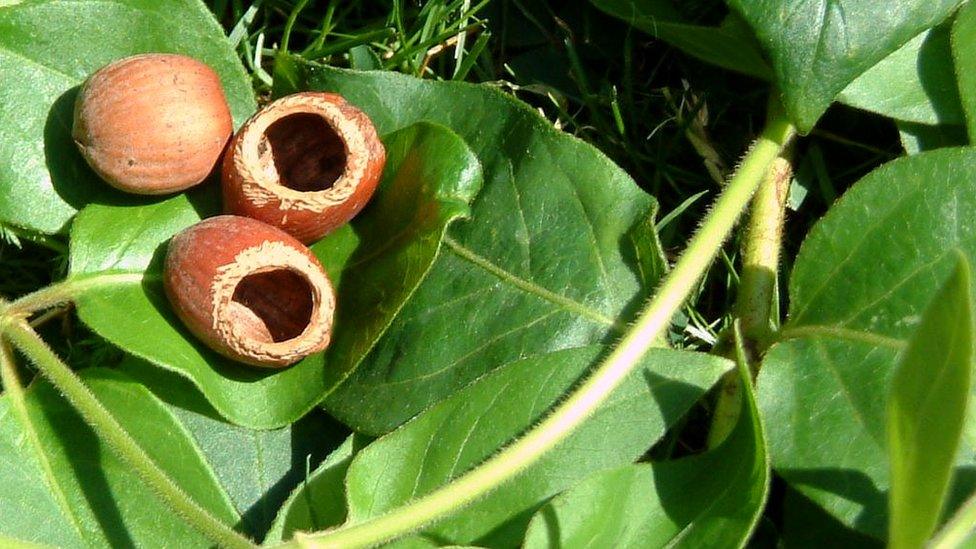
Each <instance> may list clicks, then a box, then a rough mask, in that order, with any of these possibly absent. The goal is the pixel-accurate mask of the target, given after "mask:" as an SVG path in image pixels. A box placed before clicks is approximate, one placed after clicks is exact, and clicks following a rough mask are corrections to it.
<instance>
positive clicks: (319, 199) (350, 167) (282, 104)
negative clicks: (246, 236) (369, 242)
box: [233, 94, 368, 212]
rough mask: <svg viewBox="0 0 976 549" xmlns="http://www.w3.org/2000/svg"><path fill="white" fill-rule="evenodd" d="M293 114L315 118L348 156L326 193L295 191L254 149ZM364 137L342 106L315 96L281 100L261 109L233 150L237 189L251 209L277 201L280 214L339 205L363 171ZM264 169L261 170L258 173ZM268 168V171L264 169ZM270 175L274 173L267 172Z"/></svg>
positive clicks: (365, 155)
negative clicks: (250, 204) (292, 210)
mask: <svg viewBox="0 0 976 549" xmlns="http://www.w3.org/2000/svg"><path fill="white" fill-rule="evenodd" d="M294 114H315V115H318V116H321V117H322V118H323V119H324V120H325V122H326V124H328V125H329V126H330V127H331V128H332V130H333V131H334V132H335V133H336V135H338V136H339V139H340V141H342V145H343V147H344V148H345V152H346V165H345V167H344V169H343V171H342V175H340V176H339V178H338V179H336V180H335V181H334V182H333V183H332V185H331V186H330V187H329V188H328V189H323V190H321V191H298V190H295V189H291V188H289V187H287V186H285V185H282V184H281V179H280V177H279V176H278V174H277V171H276V170H274V166H273V165H272V166H270V167H268V166H262V163H261V161H260V155H259V153H258V145H259V144H260V143H261V139H262V138H263V137H264V135H265V132H266V131H267V130H268V128H269V127H270V126H271V125H272V124H274V123H275V122H277V121H279V120H281V119H283V118H286V117H288V116H291V115H294ZM367 150H368V147H367V146H366V136H365V134H364V133H363V131H362V129H361V128H360V127H359V123H358V121H357V120H355V119H354V118H349V117H346V116H345V115H344V114H343V113H342V110H341V105H340V104H337V103H335V102H334V101H330V100H328V99H326V98H325V97H322V96H320V95H317V94H295V95H289V96H286V97H283V98H281V99H278V100H277V101H274V102H272V103H270V104H269V105H267V106H266V107H264V108H263V109H261V111H259V112H258V113H257V114H256V115H254V117H253V118H251V120H249V121H248V122H247V124H245V126H244V128H243V130H242V132H241V136H240V139H239V140H238V141H237V143H235V146H234V151H233V161H234V162H233V164H234V166H233V167H234V170H235V171H236V172H237V174H238V175H239V176H240V179H241V181H240V185H241V191H242V192H243V194H244V196H245V197H247V198H248V200H249V201H250V202H251V203H252V204H254V205H255V206H259V207H260V206H265V205H267V204H272V203H275V202H277V206H278V209H279V210H290V209H302V210H308V211H311V212H321V211H324V210H326V209H328V208H330V207H332V206H336V205H339V204H342V203H344V202H346V201H347V200H349V197H351V196H352V195H353V193H355V191H356V189H357V188H358V186H359V183H360V181H362V179H363V175H364V174H365V172H366V166H367V157H368V155H367V154H359V153H360V152H363V151H367ZM262 168H265V169H262ZM267 168H270V169H267ZM269 171H274V173H268V172H269Z"/></svg>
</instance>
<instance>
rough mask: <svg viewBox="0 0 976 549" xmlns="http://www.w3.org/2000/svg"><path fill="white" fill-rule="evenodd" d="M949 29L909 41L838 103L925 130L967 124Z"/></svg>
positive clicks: (853, 85) (854, 84) (855, 83)
mask: <svg viewBox="0 0 976 549" xmlns="http://www.w3.org/2000/svg"><path fill="white" fill-rule="evenodd" d="M953 68H954V67H953V61H952V52H951V50H950V47H949V25H940V26H938V27H935V28H934V29H931V30H928V31H925V32H923V33H921V34H919V35H918V36H916V37H915V38H913V39H911V40H909V41H908V43H907V44H905V45H904V46H902V47H901V48H900V49H899V50H897V51H895V52H894V53H892V54H891V55H889V56H888V57H886V58H884V59H883V60H881V62H879V63H878V64H877V65H875V66H873V67H871V68H870V69H868V70H867V71H866V72H865V73H864V74H862V75H861V76H859V77H858V78H857V79H856V80H854V81H853V82H851V84H850V85H849V86H847V87H846V88H844V91H843V92H841V93H840V95H839V96H838V97H837V100H838V101H840V102H842V103H846V104H848V105H851V106H852V107H857V108H860V109H865V110H868V111H872V112H876V113H878V114H881V115H884V116H888V117H891V118H895V119H898V120H904V121H908V122H916V123H919V124H962V122H963V114H962V106H961V105H960V102H959V89H958V88H957V85H956V79H955V78H954V72H953Z"/></svg>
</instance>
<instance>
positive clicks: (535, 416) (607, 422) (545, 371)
mask: <svg viewBox="0 0 976 549" xmlns="http://www.w3.org/2000/svg"><path fill="white" fill-rule="evenodd" d="M604 352H605V348H603V347H601V346H591V347H584V348H580V349H568V350H562V351H556V352H554V353H550V354H547V355H541V356H536V357H532V358H528V359H524V360H522V361H518V362H514V363H512V364H509V365H506V366H504V367H502V368H498V369H496V370H495V371H494V372H492V373H490V374H488V375H486V376H484V377H482V378H481V379H479V380H477V381H476V382H474V383H472V384H471V385H469V386H467V387H465V388H464V389H461V390H460V391H458V392H457V393H456V394H454V395H453V396H451V397H449V398H448V399H446V400H443V401H441V402H439V403H437V404H436V405H434V406H433V407H431V408H430V409H429V410H427V411H426V412H424V413H423V414H421V415H420V416H418V417H417V418H415V419H413V420H412V421H410V422H409V423H407V424H405V425H404V426H403V427H401V428H400V429H397V430H396V431H394V432H392V433H390V434H388V435H386V436H384V437H382V438H380V439H378V440H377V441H376V442H373V443H372V444H370V445H369V446H367V447H366V448H365V449H364V450H363V451H361V452H360V453H359V454H357V455H356V457H355V458H353V462H352V465H350V467H349V472H348V475H347V477H346V488H347V498H348V505H349V520H348V522H349V523H355V522H358V521H362V520H364V519H366V518H369V517H372V516H376V515H379V514H382V513H383V512H384V511H387V510H389V509H392V508H394V507H396V506H398V505H400V504H403V503H405V502H407V501H410V500H411V499H413V498H415V497H418V496H422V495H424V494H426V493H428V492H430V491H432V490H433V489H435V488H438V487H439V486H441V485H443V484H445V483H447V482H449V481H450V480H451V479H453V478H455V477H457V476H459V475H460V474H462V473H463V472H464V471H466V470H467V469H470V468H471V467H472V466H474V465H477V464H478V463H480V462H481V461H483V460H484V459H485V458H487V457H489V456H491V455H492V454H493V453H495V452H496V451H497V449H498V448H499V447H500V446H502V445H503V444H505V443H506V442H509V441H510V440H512V439H513V438H514V437H517V436H518V435H519V434H520V433H522V432H524V431H525V430H526V429H527V428H529V427H531V426H532V425H534V424H535V423H537V422H538V421H539V419H540V418H541V417H542V416H543V415H544V414H545V413H546V412H547V410H549V408H550V407H552V406H553V405H554V404H556V403H557V402H558V401H559V400H560V399H561V398H562V396H563V395H564V394H565V393H566V392H567V391H568V390H569V389H571V388H572V387H573V386H574V385H575V384H576V382H577V381H578V380H579V378H580V377H581V376H582V375H583V374H584V373H585V372H586V371H587V370H588V369H589V367H590V365H591V364H593V363H594V362H595V361H596V360H597V359H598V358H599V357H600V356H601V354H602V353H604ZM728 367H729V366H728V362H727V361H725V360H723V359H719V358H716V357H712V356H709V355H704V354H700V353H689V352H681V351H671V350H665V349H656V350H652V351H651V352H650V353H649V354H648V356H647V358H646V359H645V361H644V365H643V367H641V368H638V369H637V371H636V372H634V373H633V374H631V375H630V376H629V377H628V378H627V379H626V380H625V381H624V383H623V384H622V385H621V386H620V387H619V388H618V389H617V390H616V391H615V392H614V393H613V394H612V395H611V397H610V399H609V400H608V401H607V403H606V404H604V405H603V406H602V407H601V408H600V409H599V410H598V411H597V412H596V414H595V415H594V416H593V417H592V418H590V419H589V420H587V421H586V422H585V423H584V424H583V425H582V427H581V428H580V429H579V430H577V431H576V432H575V433H573V434H572V435H571V436H570V438H569V439H567V440H566V441H565V442H563V443H562V444H560V445H559V446H557V447H556V448H555V449H553V450H552V451H550V452H549V453H547V454H546V455H545V456H544V457H543V458H542V459H541V460H540V461H539V462H538V463H536V464H534V465H532V466H530V467H529V468H528V469H527V470H526V471H524V472H523V473H521V474H520V475H518V476H517V477H516V478H514V479H513V480H512V481H511V482H510V483H508V484H506V485H505V486H504V487H502V488H501V489H499V490H497V491H495V492H493V493H491V494H490V495H488V496H487V497H485V498H484V499H482V500H479V501H478V502H476V503H474V504H472V505H471V506H469V507H467V508H465V509H463V510H461V511H459V512H458V513H456V514H454V515H452V517H451V518H450V519H447V520H445V521H443V522H440V523H438V524H437V525H435V526H433V527H431V528H428V529H427V530H426V531H425V537H429V538H431V539H436V540H438V541H439V542H440V543H442V544H451V543H454V544H465V543H474V544H476V545H486V546H490V547H494V546H514V545H517V544H518V543H519V542H520V540H521V539H522V536H523V535H524V531H525V527H526V524H527V523H528V521H529V519H530V517H531V516H532V513H533V512H534V511H535V510H536V509H537V508H538V507H539V506H540V505H541V504H543V503H544V502H545V500H546V499H547V498H549V497H550V496H552V495H554V494H556V493H558V492H560V491H562V490H563V489H565V488H568V487H570V486H572V485H573V484H575V483H576V482H577V481H578V480H579V479H580V478H582V477H584V476H585V475H587V474H589V473H592V472H594V471H598V470H601V469H606V468H610V467H615V466H619V465H622V464H626V463H630V462H632V461H633V460H634V459H636V458H637V457H639V456H640V455H641V454H642V453H643V452H644V451H646V450H647V449H648V448H649V447H650V446H651V444H652V443H653V442H654V441H655V440H657V439H658V438H660V437H661V435H662V434H663V433H664V431H665V430H666V429H667V427H668V426H670V425H673V424H674V422H675V421H677V420H678V419H679V418H680V417H681V416H682V415H683V414H684V413H685V412H686V411H687V410H688V409H689V408H690V407H691V405H692V404H694V403H695V402H696V401H697V400H698V399H699V398H700V397H701V396H702V395H703V394H704V392H705V390H707V389H708V388H709V387H710V386H712V385H713V384H714V383H715V382H716V381H717V380H718V378H719V377H720V376H721V375H722V373H723V372H725V371H726V370H728Z"/></svg>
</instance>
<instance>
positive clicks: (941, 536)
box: [927, 494, 976, 549]
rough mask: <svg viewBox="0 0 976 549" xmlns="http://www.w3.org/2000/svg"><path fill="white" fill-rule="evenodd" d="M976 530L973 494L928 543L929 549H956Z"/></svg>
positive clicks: (975, 501)
mask: <svg viewBox="0 0 976 549" xmlns="http://www.w3.org/2000/svg"><path fill="white" fill-rule="evenodd" d="M974 530H976V494H973V495H972V496H970V497H969V499H967V500H966V503H963V504H962V507H960V508H959V510H958V511H956V514H955V515H953V516H952V518H951V519H949V522H947V523H946V525H945V526H943V527H942V530H939V533H938V534H936V535H935V536H934V537H933V538H932V539H931V540H930V541H929V543H928V545H927V547H928V548H929V549H955V548H956V547H959V546H961V545H962V544H963V542H965V541H966V540H967V539H969V537H970V536H971V535H972V534H973V531H974Z"/></svg>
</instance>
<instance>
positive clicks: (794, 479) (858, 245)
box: [758, 148, 976, 539]
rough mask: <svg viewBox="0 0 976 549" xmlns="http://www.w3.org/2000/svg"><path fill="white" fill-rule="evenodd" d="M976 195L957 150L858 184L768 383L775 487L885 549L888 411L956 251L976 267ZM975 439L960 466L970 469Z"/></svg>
mask: <svg viewBox="0 0 976 549" xmlns="http://www.w3.org/2000/svg"><path fill="white" fill-rule="evenodd" d="M974 181H976V151H974V150H972V149H963V148H957V149H941V150H936V151H931V152H925V153H920V154H918V155H915V156H911V157H908V158H902V159H898V160H895V161H893V162H890V163H888V164H886V165H884V166H882V167H881V168H879V169H877V170H875V171H874V172H872V173H871V174H869V175H868V176H866V177H865V178H863V179H862V180H861V181H859V182H858V183H856V184H855V185H854V186H853V187H852V188H851V189H850V190H849V191H848V192H847V193H846V194H845V195H844V197H842V198H841V199H840V200H839V201H838V202H837V204H835V206H834V207H833V208H832V209H831V211H830V212H829V213H828V214H827V216H825V217H824V218H823V219H822V220H821V221H820V222H819V223H818V224H817V225H815V226H814V228H813V229H812V230H811V231H810V233H809V235H808V236H807V238H806V241H805V242H804V244H803V246H802V248H801V250H800V254H799V256H798V259H797V261H796V264H795V267H794V270H793V274H792V278H791V284H790V303H791V310H790V319H789V321H788V323H787V324H786V326H785V327H784V331H783V333H782V336H781V341H780V343H778V344H776V345H775V346H774V347H773V348H772V349H771V350H770V351H769V353H768V354H767V356H766V358H765V361H764V365H763V370H762V373H761V374H760V377H759V381H758V386H759V402H760V408H761V409H762V411H763V417H764V419H765V420H766V427H767V431H768V436H769V447H770V454H771V456H772V459H773V467H774V468H775V469H776V471H777V473H778V474H779V475H780V476H782V477H783V478H784V479H785V480H786V481H787V482H788V483H790V485H791V486H792V487H793V488H795V489H797V490H798V491H799V492H801V493H802V494H803V495H805V496H806V497H808V498H810V499H811V500H813V501H815V502H817V503H818V504H820V505H822V506H823V507H824V508H825V509H826V510H827V511H828V512H830V513H831V514H833V515H834V516H836V517H837V518H838V519H840V520H841V521H842V522H844V523H845V524H847V525H849V526H852V527H854V528H856V529H858V530H860V531H861V532H864V533H867V534H870V535H872V536H875V537H877V538H879V539H883V538H884V536H885V533H886V530H887V524H886V515H887V513H886V507H887V491H888V489H889V482H890V477H889V474H888V467H887V451H886V443H885V439H886V435H885V401H886V398H885V397H886V395H887V394H888V391H889V388H890V383H891V379H892V378H891V376H892V372H893V370H894V366H895V364H896V363H897V361H898V360H899V357H900V356H901V353H902V352H903V351H904V349H905V347H906V344H907V343H906V342H907V341H908V340H909V338H911V337H912V336H913V334H915V333H916V331H917V330H918V327H919V323H920V321H921V318H922V314H923V312H924V311H925V309H926V307H927V306H928V303H929V302H930V301H931V300H932V298H933V296H934V295H935V293H936V291H937V290H938V288H939V287H940V286H941V285H942V283H943V281H944V280H946V277H947V275H948V274H949V272H950V271H951V269H952V267H953V265H954V262H955V257H956V256H955V253H956V252H955V251H954V250H957V249H959V250H961V251H962V253H963V254H964V255H965V256H966V257H967V258H968V259H969V260H970V261H972V259H973V258H974V257H976V192H973V184H974V183H973V182H974ZM969 417H970V418H971V417H972V414H970V416H969ZM974 426H976V422H973V421H969V422H968V423H967V428H966V431H965V434H964V437H963V447H964V448H966V449H967V450H965V451H963V452H962V453H961V454H960V455H961V456H963V457H962V458H961V459H962V460H963V462H971V461H972V458H971V457H967V456H971V455H972V451H971V449H972V448H974V447H976V428H974ZM971 483H972V480H971V479H970V480H968V481H965V482H963V484H960V486H959V488H960V490H961V492H963V493H965V491H966V489H967V488H966V486H970V487H971Z"/></svg>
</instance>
